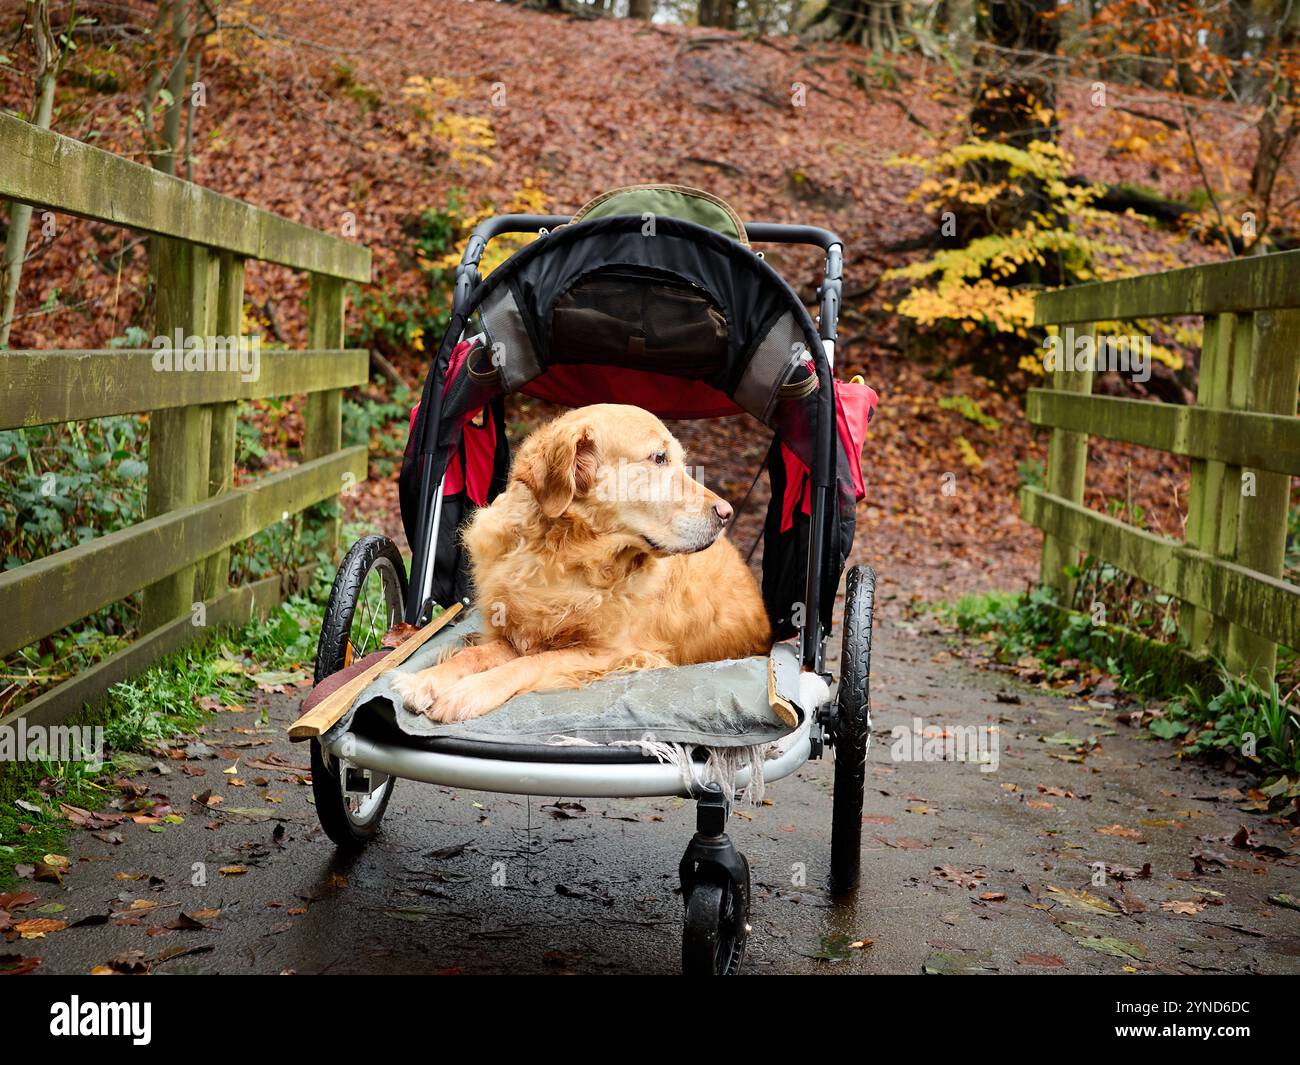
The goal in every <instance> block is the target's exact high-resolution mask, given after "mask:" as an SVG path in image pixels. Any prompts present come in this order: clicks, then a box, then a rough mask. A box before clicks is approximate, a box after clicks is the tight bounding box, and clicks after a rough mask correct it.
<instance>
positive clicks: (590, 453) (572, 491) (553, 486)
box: [516, 426, 599, 518]
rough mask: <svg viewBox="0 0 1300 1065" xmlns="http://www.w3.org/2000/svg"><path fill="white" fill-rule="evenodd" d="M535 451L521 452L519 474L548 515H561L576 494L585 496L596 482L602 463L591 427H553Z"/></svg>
mask: <svg viewBox="0 0 1300 1065" xmlns="http://www.w3.org/2000/svg"><path fill="white" fill-rule="evenodd" d="M543 431H544V432H545V433H546V434H547V435H546V437H545V438H544V439H542V440H539V441H538V445H539V446H538V447H536V448H535V449H533V451H532V454H530V455H527V456H524V455H520V459H521V460H522V461H521V462H520V466H519V469H518V470H517V471H516V476H517V477H518V478H519V480H521V481H523V483H524V484H526V485H527V486H528V488H529V490H530V491H531V492H532V493H533V496H534V498H536V500H537V505H538V506H539V507H541V508H542V513H543V514H545V515H546V516H547V517H548V518H558V517H559V516H560V515H561V514H563V513H564V512H565V510H567V509H568V506H569V504H570V503H572V502H573V500H574V497H575V496H577V497H580V496H584V495H586V494H587V493H588V492H590V491H591V487H592V485H593V484H595V482H596V471H597V468H598V466H599V462H598V460H597V456H596V442H595V441H594V440H593V439H592V437H591V430H590V429H588V428H586V427H579V426H562V427H560V426H552V427H551V428H549V429H546V430H543Z"/></svg>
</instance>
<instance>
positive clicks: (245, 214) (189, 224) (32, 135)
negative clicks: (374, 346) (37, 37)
mask: <svg viewBox="0 0 1300 1065" xmlns="http://www.w3.org/2000/svg"><path fill="white" fill-rule="evenodd" d="M0 196H2V197H7V198H8V199H11V200H18V201H19V202H21V203H29V204H31V205H32V206H33V207H38V208H48V209H49V210H53V211H65V212H67V213H68V214H75V215H80V216H82V217H83V218H94V219H97V220H98V221H101V222H110V223H112V224H114V225H119V226H127V227H129V228H131V229H138V230H140V231H142V232H145V233H156V234H158V235H159V236H164V237H175V238H177V239H180V240H186V241H190V242H192V243H194V244H203V245H206V246H208V247H210V248H218V249H221V250H223V251H229V252H234V253H235V254H236V255H239V256H242V257H243V258H246V259H261V260H262V261H264V262H271V263H280V264H281V265H283V266H290V267H293V268H294V269H297V270H310V271H312V272H313V273H319V274H328V275H330V276H331V277H340V278H346V279H347V280H349V281H360V282H362V283H366V282H368V281H369V280H370V250H369V249H368V248H366V247H364V246H362V245H360V244H352V243H350V242H349V241H346V240H342V239H340V238H339V237H335V236H332V235H330V234H328V233H322V232H320V231H319V230H315V229H312V228H311V227H309V226H305V225H302V224H301V223H298V222H291V221H289V220H288V219H287V218H281V217H280V216H279V215H275V214H271V213H270V212H269V211H262V210H259V209H258V208H256V207H253V206H252V205H251V204H247V203H244V202H243V201H241V200H236V199H232V198H231V197H229V196H222V195H221V194H220V193H216V192H213V191H211V190H210V189H205V188H202V187H201V186H198V185H193V184H191V183H190V182H188V181H183V180H181V179H180V178H176V177H172V176H170V175H168V174H164V173H162V172H160V171H158V170H155V169H153V168H152V167H148V166H141V165H140V164H139V163H133V162H131V160H129V159H124V158H122V157H121V156H118V155H114V154H113V153H111V152H106V151H103V150H101V149H99V148H92V147H91V146H90V145H88V144H83V143H81V142H80V141H76V140H72V139H71V138H69V137H64V136H62V135H61V134H58V133H53V132H51V131H49V130H42V129H37V128H36V127H35V126H33V125H31V124H30V123H28V122H24V121H23V120H22V119H20V118H17V117H16V116H14V115H11V114H5V113H3V112H0Z"/></svg>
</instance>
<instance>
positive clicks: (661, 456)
mask: <svg viewBox="0 0 1300 1065" xmlns="http://www.w3.org/2000/svg"><path fill="white" fill-rule="evenodd" d="M650 461H651V462H653V463H654V464H655V465H656V466H667V465H668V452H667V451H656V452H655V453H654V454H653V455H651V456H650Z"/></svg>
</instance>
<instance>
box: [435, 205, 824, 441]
mask: <svg viewBox="0 0 1300 1065" xmlns="http://www.w3.org/2000/svg"><path fill="white" fill-rule="evenodd" d="M474 311H478V313H479V315H480V319H481V322H482V325H483V333H484V344H483V346H482V349H481V350H480V351H479V352H477V353H476V354H475V356H474V358H472V359H471V361H470V364H469V367H468V369H469V373H468V374H466V375H464V383H461V378H459V377H458V378H457V380H454V381H453V382H452V384H451V386H450V387H449V388H448V390H447V395H446V406H445V408H444V410H443V412H442V420H443V422H444V425H445V426H446V428H447V430H448V431H450V432H454V429H453V428H452V426H453V424H454V422H455V420H456V419H457V417H458V416H460V415H463V414H464V413H466V412H469V411H473V410H477V409H479V408H481V407H482V406H483V404H484V402H486V401H487V400H488V399H490V398H491V396H492V394H494V393H495V392H497V391H503V392H515V391H526V392H529V393H530V394H533V395H542V396H544V398H548V399H555V400H557V401H558V402H563V403H568V404H569V405H571V406H577V405H582V404H585V403H594V402H630V403H635V404H637V405H638V406H643V407H646V408H647V409H649V410H652V411H654V412H655V413H657V414H660V415H661V416H663V417H669V418H673V417H687V418H689V417H699V416H711V415H718V414H728V413H738V412H739V411H746V412H748V413H749V414H751V415H753V416H754V417H755V418H757V419H759V421H761V422H763V423H764V424H766V425H769V426H770V427H772V428H773V429H775V430H776V431H777V432H778V433H780V435H781V436H782V438H783V439H784V441H785V443H786V445H787V446H788V447H790V448H791V450H793V451H794V452H795V453H796V454H798V455H799V456H800V458H801V459H803V460H804V461H805V462H806V463H807V464H808V465H809V466H814V465H815V462H814V461H813V460H814V458H815V455H814V451H813V446H812V444H813V436H812V434H813V430H814V426H815V424H816V415H815V407H816V405H817V404H818V403H819V402H821V401H823V400H825V401H829V400H830V398H831V395H830V391H829V385H830V368H829V366H828V364H827V361H826V357H825V353H824V351H823V348H822V344H821V340H820V338H819V337H818V335H817V330H816V328H815V327H814V325H813V322H812V319H811V318H810V317H809V315H808V312H807V310H806V309H805V308H804V306H803V304H802V303H801V302H800V300H799V298H798V296H797V295H796V294H795V293H794V292H793V290H791V288H790V286H789V285H788V284H786V282H785V281H784V280H783V279H782V278H781V276H780V275H779V274H778V273H777V272H776V271H775V270H773V269H772V268H771V267H770V266H769V265H768V264H767V263H766V262H764V261H763V260H762V259H761V258H759V256H758V255H756V254H755V253H754V252H753V251H751V250H750V249H749V248H748V247H746V246H745V245H742V244H740V243H738V242H736V241H734V240H731V239H729V238H727V237H725V236H723V235H721V234H719V233H717V232H715V231H714V230H712V229H709V228H707V227H705V226H702V225H698V224H696V223H693V222H687V221H683V220H680V219H675V218H655V219H653V221H652V222H647V221H646V220H645V219H643V218H642V217H641V216H638V215H616V216H612V217H607V218H600V219H594V220H591V221H587V222H580V223H578V224H576V225H571V226H563V227H561V228H558V229H556V230H554V231H552V232H550V233H549V234H546V235H544V236H542V237H540V238H539V239H538V240H536V241H534V242H533V243H531V244H529V245H527V246H526V247H524V248H523V249H521V250H520V251H518V252H516V253H515V255H513V256H512V257H511V258H510V259H508V260H507V261H506V262H505V263H503V264H502V265H501V266H499V267H497V269H496V270H495V271H494V272H493V273H492V274H491V275H490V276H489V277H488V278H487V279H486V280H484V281H482V282H481V283H480V284H479V286H478V287H477V288H476V289H475V290H474V292H473V293H472V295H471V297H470V299H469V301H468V305H467V306H466V307H465V308H464V317H465V318H466V320H468V319H469V317H470V315H471V314H472V313H473V312H474ZM463 328H464V326H463V325H462V326H461V329H456V328H452V329H449V330H448V334H447V339H446V340H445V341H444V344H443V348H442V350H440V351H439V352H438V364H439V366H440V367H442V366H445V365H446V362H447V360H449V358H450V355H451V350H452V349H453V348H454V347H455V344H456V342H457V341H458V340H459V339H460V334H461V330H462V329H463ZM565 366H586V367H602V368H605V369H604V370H602V371H601V372H599V373H595V374H582V375H575V374H573V373H567V374H566V373H565V372H564V371H562V370H559V369H558V368H560V367H565ZM551 371H557V372H556V373H555V376H556V378H557V379H558V381H560V382H562V383H563V385H564V387H563V388H562V389H557V388H547V387H546V384H545V382H543V381H539V379H542V378H544V376H545V375H547V374H548V372H551ZM645 375H653V376H654V377H655V378H660V379H666V380H659V381H656V380H654V379H647V377H646V376H645ZM435 376H437V375H435ZM673 379H677V381H673ZM682 379H685V381H687V382H697V383H698V385H696V386H687V387H683V386H682V385H681V384H680V381H681V380H682ZM579 384H580V389H581V393H582V394H581V395H577V396H574V395H572V392H573V386H575V385H579ZM530 385H536V387H529V386H530ZM700 386H703V387H700ZM426 393H427V389H426ZM428 398H431V397H429V396H428V395H427V394H426V399H428ZM828 407H829V403H828ZM450 440H451V437H450V436H447V437H446V438H445V439H444V440H442V441H441V443H442V444H443V446H447V445H448V444H449V443H450Z"/></svg>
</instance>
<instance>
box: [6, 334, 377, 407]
mask: <svg viewBox="0 0 1300 1065" xmlns="http://www.w3.org/2000/svg"><path fill="white" fill-rule="evenodd" d="M216 335H219V336H225V335H227V334H216ZM223 354H224V353H219V352H218V351H217V349H216V348H213V349H212V354H211V360H212V365H213V366H214V367H218V366H220V365H221V362H220V361H219V360H220V358H221V357H223ZM205 358H206V356H205ZM155 360H157V362H158V365H165V364H166V363H167V362H169V361H170V359H169V357H162V356H160V355H159V352H158V351H154V350H151V349H149V348H142V349H130V350H127V349H120V348H109V349H105V350H97V351H96V350H78V351H0V429H20V428H25V427H30V426H34V425H50V424H54V423H56V422H74V421H84V420H87V419H90V418H108V417H112V416H113V415H117V414H138V413H142V412H144V411H155V410H170V409H172V408H175V407H188V406H193V405H199V404H210V403H223V402H236V401H238V400H248V399H266V398H268V397H271V396H289V395H296V394H299V393H314V392H320V391H322V390H324V389H338V388H354V387H356V386H358V385H364V384H365V383H366V379H367V378H366V375H367V369H368V367H369V363H370V356H369V354H368V353H367V352H366V351H364V350H361V349H356V348H350V349H346V350H334V351H310V350H309V351H289V350H284V349H280V348H269V349H266V348H264V349H262V350H261V351H260V352H259V355H258V359H257V373H256V377H255V379H254V380H247V381H246V380H244V379H243V378H244V376H245V375H244V374H242V373H240V372H239V371H237V370H231V369H226V370H221V369H212V370H199V369H193V370H179V371H176V370H159V369H156V368H155ZM230 365H231V362H230V361H229V360H227V362H226V366H230ZM249 365H251V358H250V362H249ZM250 376H251V374H250Z"/></svg>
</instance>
